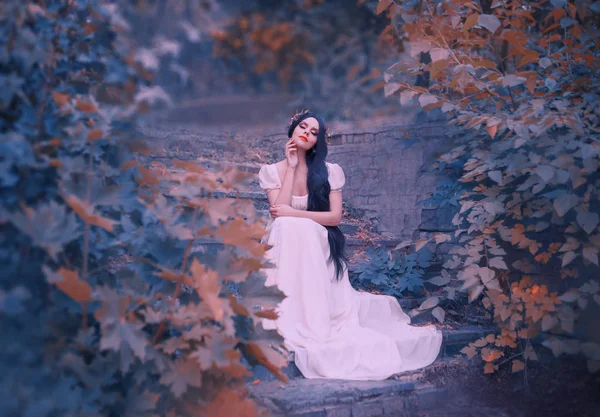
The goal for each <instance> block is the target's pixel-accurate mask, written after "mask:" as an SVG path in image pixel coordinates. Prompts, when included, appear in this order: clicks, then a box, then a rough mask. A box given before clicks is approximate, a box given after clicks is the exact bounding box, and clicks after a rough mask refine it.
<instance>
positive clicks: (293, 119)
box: [287, 109, 331, 140]
mask: <svg viewBox="0 0 600 417" xmlns="http://www.w3.org/2000/svg"><path fill="white" fill-rule="evenodd" d="M309 112H310V110H309V109H302V110H300V111H297V112H296V114H294V115H293V116H292V117H291V118H290V123H289V124H288V125H287V130H289V129H290V126H291V125H293V124H294V123H295V122H296V121H298V119H300V117H302V116H303V115H305V114H306V113H309ZM323 129H324V130H325V139H327V140H329V139H331V133H329V130H328V129H327V125H323Z"/></svg>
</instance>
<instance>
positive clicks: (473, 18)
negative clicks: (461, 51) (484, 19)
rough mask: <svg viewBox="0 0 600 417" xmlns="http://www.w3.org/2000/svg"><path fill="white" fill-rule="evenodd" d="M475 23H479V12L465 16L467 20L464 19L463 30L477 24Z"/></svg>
mask: <svg viewBox="0 0 600 417" xmlns="http://www.w3.org/2000/svg"><path fill="white" fill-rule="evenodd" d="M477 23H479V13H473V14H470V15H469V17H467V20H465V24H464V26H463V30H469V29H471V28H472V27H473V26H475V25H477Z"/></svg>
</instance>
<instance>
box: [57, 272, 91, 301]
mask: <svg viewBox="0 0 600 417" xmlns="http://www.w3.org/2000/svg"><path fill="white" fill-rule="evenodd" d="M59 272H60V274H61V275H62V277H63V280H62V281H58V282H56V286H57V287H58V288H60V290H61V291H62V292H64V293H65V294H67V295H68V296H69V297H71V298H72V299H73V300H75V301H77V302H79V303H85V302H88V301H92V296H91V293H92V287H90V285H89V284H88V283H87V282H85V281H80V280H79V277H78V275H79V274H78V273H77V271H70V270H68V269H65V268H60V270H59Z"/></svg>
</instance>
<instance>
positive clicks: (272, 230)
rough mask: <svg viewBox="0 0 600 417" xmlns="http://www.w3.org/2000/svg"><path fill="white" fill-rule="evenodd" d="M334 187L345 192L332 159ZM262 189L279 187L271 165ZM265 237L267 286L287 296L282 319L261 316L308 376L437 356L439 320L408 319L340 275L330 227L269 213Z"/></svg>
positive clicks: (385, 368)
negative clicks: (331, 251) (435, 323)
mask: <svg viewBox="0 0 600 417" xmlns="http://www.w3.org/2000/svg"><path fill="white" fill-rule="evenodd" d="M327 168H328V171H329V183H330V185H331V189H332V191H338V190H341V189H342V187H343V185H344V183H345V177H344V171H343V170H342V168H341V167H340V166H339V165H338V164H332V163H327ZM259 183H260V186H261V188H262V189H264V190H269V189H274V188H281V181H280V179H279V174H278V172H277V167H276V166H275V165H274V164H271V165H263V166H262V167H261V169H260V171H259ZM307 202H308V196H293V197H292V207H293V208H295V209H298V210H306V209H307ZM263 242H265V243H268V244H269V245H272V246H273V247H272V248H271V249H269V250H268V251H267V253H266V255H265V257H266V259H267V260H268V261H269V262H271V263H272V264H273V265H274V267H273V268H265V269H263V272H264V273H265V274H266V276H267V280H266V283H265V285H267V286H269V285H277V287H278V288H279V289H280V290H281V291H282V292H283V293H284V294H285V295H286V298H285V299H284V300H283V301H282V302H281V303H280V304H279V305H278V308H277V311H278V313H279V318H278V319H277V320H267V319H263V320H262V325H263V327H265V328H267V329H276V330H277V331H278V332H279V333H280V334H281V335H282V336H283V338H284V341H285V346H286V348H287V349H289V350H290V351H294V352H295V363H296V365H297V366H298V369H300V371H301V372H302V374H303V375H304V376H305V377H306V378H332V379H345V380H381V379H386V378H388V377H390V376H391V375H393V374H396V373H398V372H403V371H409V370H414V369H418V368H422V367H425V366H427V365H429V364H431V363H432V362H433V361H434V360H435V359H436V358H437V356H438V353H439V351H440V348H441V344H442V333H441V331H439V330H438V329H437V328H436V327H435V326H433V325H430V326H423V327H416V326H411V325H410V317H409V316H408V315H407V314H406V313H404V312H403V311H402V308H401V307H400V304H399V303H398V301H397V300H396V299H395V298H394V297H392V296H388V295H378V294H370V293H367V292H359V291H356V290H355V289H354V288H353V287H352V286H351V284H350V281H349V280H348V271H347V270H345V271H344V274H343V278H342V280H341V281H336V280H335V278H334V276H335V274H334V271H335V269H334V266H333V264H329V263H328V262H327V259H328V258H329V242H328V240H327V229H326V228H325V227H323V226H322V225H320V224H318V223H316V222H315V221H313V220H310V219H305V218H299V217H279V218H277V219H275V220H273V219H271V220H270V221H269V223H268V225H267V228H266V233H265V236H264V238H263Z"/></svg>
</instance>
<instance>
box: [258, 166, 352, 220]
mask: <svg viewBox="0 0 600 417" xmlns="http://www.w3.org/2000/svg"><path fill="white" fill-rule="evenodd" d="M325 165H326V166H327V173H328V175H329V178H328V180H329V185H330V186H331V191H341V189H342V187H343V186H344V184H345V183H346V177H345V176H344V170H343V169H342V167H341V166H339V165H338V164H334V163H331V162H325ZM258 181H259V185H260V187H261V188H262V189H263V190H265V191H268V190H273V189H279V188H281V180H280V179H279V173H278V172H277V166H276V165H275V164H268V165H263V166H262V167H261V168H260V171H259V172H258ZM291 206H292V208H295V209H297V210H306V209H307V208H308V194H306V195H303V196H296V195H293V196H292V204H291Z"/></svg>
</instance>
